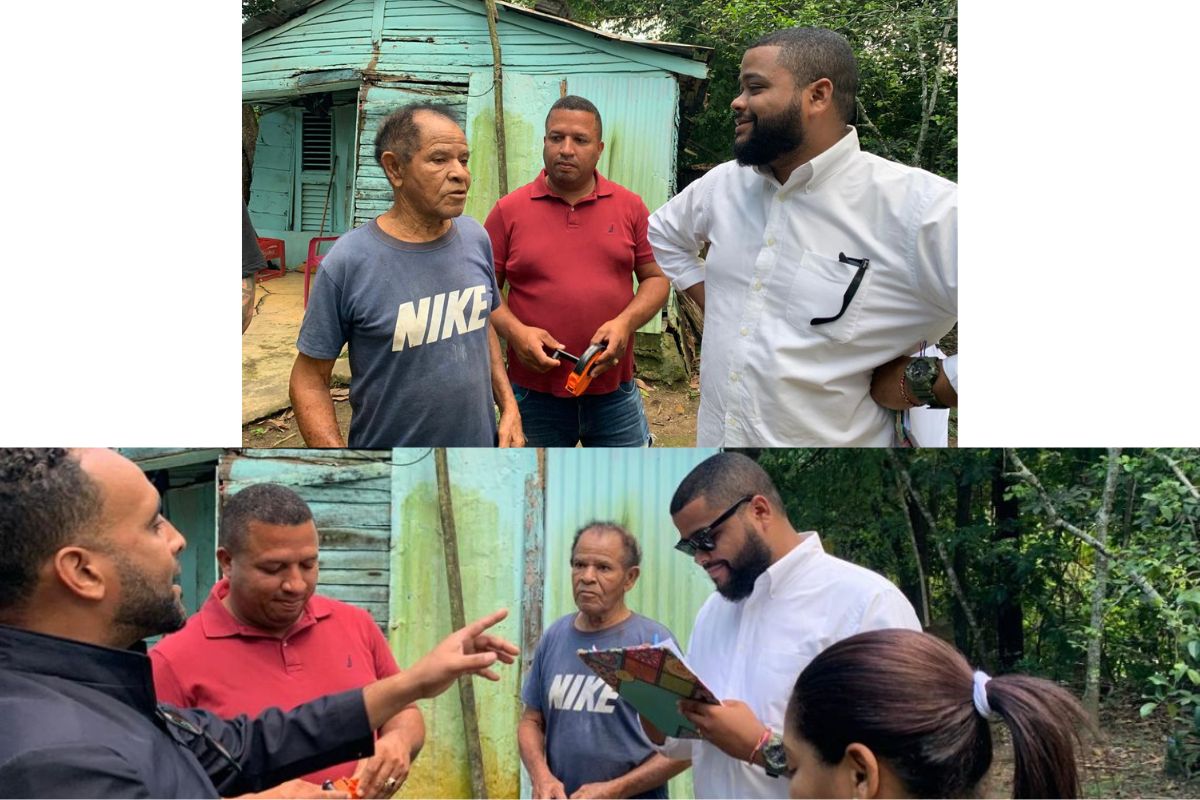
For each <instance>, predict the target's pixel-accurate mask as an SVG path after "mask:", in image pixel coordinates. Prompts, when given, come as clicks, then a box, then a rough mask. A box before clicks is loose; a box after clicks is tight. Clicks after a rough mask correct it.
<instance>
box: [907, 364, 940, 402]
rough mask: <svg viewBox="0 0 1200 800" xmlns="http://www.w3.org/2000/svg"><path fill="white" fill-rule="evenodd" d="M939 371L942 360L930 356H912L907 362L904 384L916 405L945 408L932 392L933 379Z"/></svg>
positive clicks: (936, 377) (935, 378) (934, 379)
mask: <svg viewBox="0 0 1200 800" xmlns="http://www.w3.org/2000/svg"><path fill="white" fill-rule="evenodd" d="M941 373H942V362H941V361H940V360H939V359H936V358H933V357H931V356H923V357H921V358H914V359H913V360H912V361H910V362H908V366H907V367H905V368H904V386H905V388H907V390H908V394H909V396H911V397H912V399H913V400H914V401H915V402H916V404H917V405H919V406H929V407H930V408H947V406H944V405H942V404H941V403H939V402H938V399H937V395H935V394H934V393H933V384H934V381H936V380H937V379H938V375H940V374H941Z"/></svg>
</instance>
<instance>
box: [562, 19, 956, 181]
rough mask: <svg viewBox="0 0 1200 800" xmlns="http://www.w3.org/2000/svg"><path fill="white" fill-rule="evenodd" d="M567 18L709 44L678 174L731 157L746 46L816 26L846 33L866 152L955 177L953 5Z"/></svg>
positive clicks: (860, 129) (859, 124)
mask: <svg viewBox="0 0 1200 800" xmlns="http://www.w3.org/2000/svg"><path fill="white" fill-rule="evenodd" d="M571 14H572V16H573V17H574V18H576V19H578V20H580V21H582V22H586V23H588V24H592V25H597V26H601V27H607V28H609V29H614V30H617V31H620V32H622V33H627V34H632V35H641V36H650V37H653V38H658V39H664V40H669V41H678V42H687V43H689V44H698V45H704V46H707V47H712V48H714V52H713V54H712V58H711V61H710V62H709V66H710V82H709V90H708V102H707V104H706V106H705V108H704V109H703V110H701V111H700V112H699V113H698V114H696V115H695V116H694V117H692V118H691V119H689V120H687V121H688V122H689V123H690V128H689V135H688V137H687V140H686V141H685V142H684V143H683V158H682V159H681V162H680V168H681V169H685V170H686V169H688V168H690V167H693V166H695V165H702V164H713V163H718V162H721V161H725V160H728V159H729V158H730V157H731V147H732V141H733V125H732V112H731V111H730V108H729V103H730V101H732V100H733V98H734V96H735V95H736V93H737V77H738V70H739V68H740V65H741V58H742V54H743V52H744V51H745V50H746V48H747V47H748V46H749V45H750V44H751V43H753V42H754V41H755V40H756V39H758V38H759V37H761V36H763V35H765V34H767V33H770V32H772V31H776V30H780V29H782V28H788V27H794V26H815V27H825V28H830V29H832V30H836V31H838V32H839V33H841V34H843V35H844V36H846V38H847V39H848V40H849V41H850V44H851V46H852V47H853V48H854V51H855V54H856V55H857V57H858V62H859V71H860V74H861V88H860V91H859V100H860V101H861V104H862V108H861V111H860V116H859V120H858V128H859V135H860V137H861V139H862V143H863V147H864V149H866V150H869V151H871V152H875V153H878V154H879V155H882V156H885V157H887V158H891V159H894V160H896V161H901V162H904V163H907V164H915V165H917V166H921V167H924V168H926V169H929V170H930V171H932V172H936V173H938V174H940V175H943V176H945V177H947V178H950V179H951V180H955V179H956V178H957V175H958V133H957V130H958V6H957V2H955V0H899V1H895V0H893V2H878V0H857V1H855V2H850V1H849V0H820V1H819V2H813V1H811V0H810V1H809V2H803V3H789V4H780V3H776V2H773V0H573V2H571ZM939 63H940V65H941V66H940V68H939V67H938V65H939ZM935 74H937V75H940V85H939V87H938V92H937V97H936V102H935V103H934V104H933V105H932V107H931V108H930V107H928V103H929V98H930V96H931V95H932V92H933V84H934V76H935ZM922 126H924V127H925V133H924V136H923V138H922V134H921V130H922ZM918 142H920V148H919V152H918Z"/></svg>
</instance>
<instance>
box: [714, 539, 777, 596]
mask: <svg viewBox="0 0 1200 800" xmlns="http://www.w3.org/2000/svg"><path fill="white" fill-rule="evenodd" d="M728 563H729V580H727V581H726V582H725V585H724V586H718V587H717V591H718V592H720V593H721V596H722V597H724V598H725V599H726V600H732V601H733V602H735V603H736V602H737V601H739V600H744V599H745V598H747V597H749V596H750V593H751V592H753V591H754V584H755V582H756V581H758V576H759V575H762V574H763V573H764V572H766V571H767V567H769V566H771V549H770V548H769V547H767V543H766V542H764V541H763V540H762V537H761V536H759V535H758V534H757V533H756V532H755V531H754V529H753V528H751V527H750V526H748V525H747V526H746V544H745V545H744V546H743V547H742V551H741V552H740V553H738V554H737V558H735V559H734V560H733V561H730V562H728Z"/></svg>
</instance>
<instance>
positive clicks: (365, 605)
mask: <svg viewBox="0 0 1200 800" xmlns="http://www.w3.org/2000/svg"><path fill="white" fill-rule="evenodd" d="M337 599H338V600H341V599H342V598H340V597H339V598H337ZM346 602H350V601H348V600H347V601H346ZM353 605H356V606H358V607H359V608H361V609H362V610H363V611H366V612H367V613H368V614H370V615H371V619H373V620H375V622H376V623H377V624H378V625H379V627H380V629H381V630H383V632H384V634H385V635H386V634H387V615H388V604H387V603H371V602H368V601H366V600H356V601H354V603H353Z"/></svg>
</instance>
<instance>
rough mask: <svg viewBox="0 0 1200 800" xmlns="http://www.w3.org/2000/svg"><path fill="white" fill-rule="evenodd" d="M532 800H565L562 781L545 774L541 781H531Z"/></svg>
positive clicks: (565, 795) (565, 794) (564, 789)
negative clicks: (555, 799)
mask: <svg viewBox="0 0 1200 800" xmlns="http://www.w3.org/2000/svg"><path fill="white" fill-rule="evenodd" d="M533 797H534V800H552V799H554V798H557V799H558V800H566V797H567V790H566V787H564V786H563V784H562V781H560V780H559V779H558V778H556V777H554V776H553V775H551V774H549V773H547V774H546V777H544V778H542V779H541V780H535V781H533Z"/></svg>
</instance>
